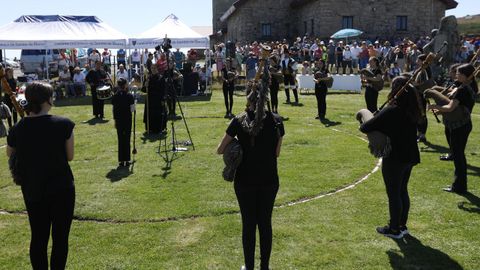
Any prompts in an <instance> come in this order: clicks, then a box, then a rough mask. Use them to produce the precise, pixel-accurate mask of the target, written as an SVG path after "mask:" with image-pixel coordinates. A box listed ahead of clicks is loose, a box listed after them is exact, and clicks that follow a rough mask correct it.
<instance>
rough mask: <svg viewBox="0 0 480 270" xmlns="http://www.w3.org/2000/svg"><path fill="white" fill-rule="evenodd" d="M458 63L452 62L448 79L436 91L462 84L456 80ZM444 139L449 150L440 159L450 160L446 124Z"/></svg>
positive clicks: (450, 151) (450, 154) (448, 130)
mask: <svg viewBox="0 0 480 270" xmlns="http://www.w3.org/2000/svg"><path fill="white" fill-rule="evenodd" d="M460 65H461V64H460V63H456V64H453V65H451V66H450V70H449V78H448V80H446V81H445V82H444V84H443V86H444V87H441V88H439V89H438V90H437V91H443V90H445V89H446V88H448V87H450V89H451V90H453V89H454V88H457V87H459V86H460V85H462V83H461V82H459V81H457V80H456V74H457V68H458V67H459V66H460ZM445 139H447V143H448V149H450V150H449V152H448V153H447V154H442V155H440V160H443V161H452V160H453V155H452V150H451V146H450V129H449V128H447V126H445Z"/></svg>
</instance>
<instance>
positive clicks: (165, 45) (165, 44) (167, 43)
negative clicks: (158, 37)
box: [155, 36, 172, 52]
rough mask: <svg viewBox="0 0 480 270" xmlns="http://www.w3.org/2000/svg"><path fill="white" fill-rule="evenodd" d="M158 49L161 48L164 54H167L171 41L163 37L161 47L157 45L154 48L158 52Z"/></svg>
mask: <svg viewBox="0 0 480 270" xmlns="http://www.w3.org/2000/svg"><path fill="white" fill-rule="evenodd" d="M160 48H161V49H162V50H163V51H164V52H169V51H170V49H171V48H172V40H171V39H169V38H167V37H166V36H165V38H164V39H163V42H162V44H161V45H157V46H156V47H155V50H157V51H160Z"/></svg>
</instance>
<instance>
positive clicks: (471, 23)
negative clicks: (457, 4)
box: [458, 15, 480, 35]
mask: <svg viewBox="0 0 480 270" xmlns="http://www.w3.org/2000/svg"><path fill="white" fill-rule="evenodd" d="M458 33H459V34H461V35H480V15H473V16H467V17H462V18H458Z"/></svg>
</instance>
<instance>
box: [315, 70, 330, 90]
mask: <svg viewBox="0 0 480 270" xmlns="http://www.w3.org/2000/svg"><path fill="white" fill-rule="evenodd" d="M313 77H314V78H315V80H317V81H322V82H324V83H325V85H326V86H327V88H331V87H332V86H333V77H332V76H328V74H327V73H326V72H321V71H317V72H315V74H314V75H313Z"/></svg>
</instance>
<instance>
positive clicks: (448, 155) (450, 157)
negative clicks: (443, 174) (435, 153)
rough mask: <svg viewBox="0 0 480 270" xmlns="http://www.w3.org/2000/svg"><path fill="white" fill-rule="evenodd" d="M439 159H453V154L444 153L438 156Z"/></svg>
mask: <svg viewBox="0 0 480 270" xmlns="http://www.w3.org/2000/svg"><path fill="white" fill-rule="evenodd" d="M440 160H443V161H452V160H453V155H451V154H445V155H441V156H440Z"/></svg>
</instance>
